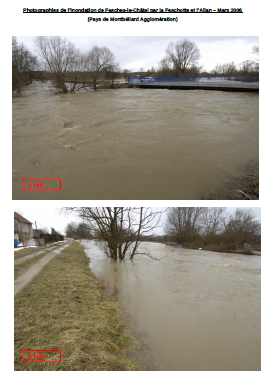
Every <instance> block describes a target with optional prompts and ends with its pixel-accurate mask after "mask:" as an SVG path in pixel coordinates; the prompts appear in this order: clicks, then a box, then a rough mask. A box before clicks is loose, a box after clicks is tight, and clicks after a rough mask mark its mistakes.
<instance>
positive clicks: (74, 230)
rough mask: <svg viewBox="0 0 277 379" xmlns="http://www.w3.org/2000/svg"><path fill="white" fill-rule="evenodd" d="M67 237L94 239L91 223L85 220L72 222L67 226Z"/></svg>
mask: <svg viewBox="0 0 277 379" xmlns="http://www.w3.org/2000/svg"><path fill="white" fill-rule="evenodd" d="M65 234H66V237H69V238H74V239H75V240H78V239H93V238H94V236H93V235H92V233H91V231H90V228H89V225H88V224H86V223H84V222H79V223H77V222H74V221H72V222H70V223H69V224H67V226H66V228H65Z"/></svg>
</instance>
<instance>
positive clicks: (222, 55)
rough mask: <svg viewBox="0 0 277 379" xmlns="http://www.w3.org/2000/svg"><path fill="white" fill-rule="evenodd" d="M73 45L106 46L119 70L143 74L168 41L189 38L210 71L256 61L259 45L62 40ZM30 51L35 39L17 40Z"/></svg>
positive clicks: (212, 40)
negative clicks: (189, 41)
mask: <svg viewBox="0 0 277 379" xmlns="http://www.w3.org/2000/svg"><path fill="white" fill-rule="evenodd" d="M63 38H67V39H68V40H70V41H71V42H73V43H74V44H75V46H76V47H77V48H79V49H80V50H81V52H88V51H89V50H90V49H91V48H92V47H93V46H95V45H97V46H99V47H102V46H106V47H108V48H109V49H110V50H111V51H112V52H113V53H114V55H115V58H116V62H117V63H119V65H120V68H121V69H128V70H131V71H139V70H140V68H142V67H143V68H144V69H145V71H146V70H147V69H148V68H151V67H152V66H154V67H155V66H157V65H158V63H159V61H160V60H161V59H162V58H163V57H164V56H165V50H166V48H167V46H168V44H169V42H171V41H174V42H176V41H177V40H180V39H183V38H188V39H189V40H191V41H193V42H195V43H196V44H197V46H198V47H199V49H200V53H201V59H200V61H199V63H200V64H201V65H202V66H203V68H204V70H206V71H210V70H212V69H213V68H214V67H215V66H216V64H217V63H220V64H222V63H226V62H232V61H233V62H234V63H235V64H237V65H238V64H239V63H241V62H243V61H245V60H248V59H255V56H253V54H252V53H251V50H252V47H253V45H256V44H259V37H252V36H251V37H191V36H189V37H186V36H184V37H173V36H171V37H155V36H151V37H95V36H89V37H63ZM17 40H18V42H20V43H24V44H25V45H26V47H27V48H28V49H30V50H31V51H32V52H34V51H35V49H34V43H33V40H34V37H33V36H32V37H23V36H18V37H17Z"/></svg>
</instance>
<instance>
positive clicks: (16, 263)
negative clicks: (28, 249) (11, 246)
mask: <svg viewBox="0 0 277 379" xmlns="http://www.w3.org/2000/svg"><path fill="white" fill-rule="evenodd" d="M59 246H64V242H61V243H59V244H55V245H54V246H53V245H50V246H49V247H46V248H44V249H41V250H38V251H35V252H34V253H30V254H28V255H24V256H23V257H19V258H14V265H15V266H16V265H18V264H19V263H21V262H24V261H26V259H30V258H32V257H35V256H37V255H40V254H43V253H47V252H50V251H52V250H54V249H56V248H57V247H59Z"/></svg>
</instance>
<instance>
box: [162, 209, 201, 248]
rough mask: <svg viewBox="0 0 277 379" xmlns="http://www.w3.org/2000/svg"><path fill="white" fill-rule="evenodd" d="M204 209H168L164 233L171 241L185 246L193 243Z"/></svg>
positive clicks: (198, 230)
mask: <svg viewBox="0 0 277 379" xmlns="http://www.w3.org/2000/svg"><path fill="white" fill-rule="evenodd" d="M204 210H205V208H204V207H176V208H168V211H167V219H166V224H165V228H164V229H165V232H166V234H167V235H168V236H171V238H172V241H174V242H177V243H178V244H182V245H187V244H189V243H191V242H195V240H196V238H197V236H198V235H199V232H200V226H201V225H200V221H201V216H202V214H203V212H204Z"/></svg>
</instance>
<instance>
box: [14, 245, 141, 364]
mask: <svg viewBox="0 0 277 379" xmlns="http://www.w3.org/2000/svg"><path fill="white" fill-rule="evenodd" d="M88 263H89V259H88V258H87V257H86V255H85V253H84V249H83V247H81V246H80V244H79V243H78V242H75V241H74V242H72V243H71V245H70V246H68V247H67V248H65V249H64V250H63V252H61V253H60V254H58V255H57V257H55V258H53V259H52V260H51V261H50V262H49V263H48V264H47V265H46V266H45V267H44V269H43V270H42V271H41V272H40V273H39V275H37V276H36V277H35V279H34V280H33V281H32V282H31V283H29V285H27V286H26V287H25V288H24V289H23V290H22V291H21V292H20V293H19V294H18V295H16V296H15V301H14V303H15V311H14V322H15V323H14V325H15V326H14V333H15V343H14V345H15V348H14V354H15V370H16V371H23V370H26V371H52V370H53V371H57V370H65V371H84V370H85V371H87V370H89V371H90V370H139V367H138V366H137V364H136V363H135V362H134V360H133V359H131V358H127V357H126V356H125V352H126V349H127V348H130V347H131V346H132V338H131V336H130V335H128V333H126V332H124V330H125V325H124V324H123V323H122V322H121V321H120V320H119V318H118V311H119V310H120V305H119V304H118V303H117V302H112V301H110V300H109V297H108V296H107V295H105V294H104V293H103V291H102V289H103V287H104V286H105V283H104V282H103V281H102V280H99V279H97V278H96V277H95V276H94V275H93V273H92V272H91V270H90V269H89V267H88ZM35 349H37V350H61V362H51V363H50V362H48V363H47V362H39V363H31V362H30V363H25V362H23V360H22V350H35ZM52 359H53V358H52Z"/></svg>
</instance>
